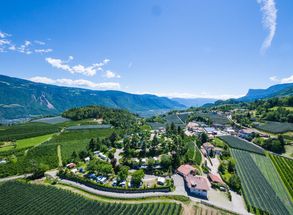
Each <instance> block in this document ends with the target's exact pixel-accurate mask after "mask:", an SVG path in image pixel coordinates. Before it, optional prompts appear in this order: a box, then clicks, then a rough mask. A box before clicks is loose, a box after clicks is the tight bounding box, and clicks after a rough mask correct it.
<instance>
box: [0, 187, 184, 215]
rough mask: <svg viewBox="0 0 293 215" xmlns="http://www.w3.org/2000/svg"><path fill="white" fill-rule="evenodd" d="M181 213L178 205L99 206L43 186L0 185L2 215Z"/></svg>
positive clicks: (138, 214)
mask: <svg viewBox="0 0 293 215" xmlns="http://www.w3.org/2000/svg"><path fill="white" fill-rule="evenodd" d="M181 210H182V208H181V205H179V204H175V203H144V204H118V203H102V202H98V201H92V200H88V199H85V198H83V197H81V196H79V195H75V194H73V193H71V192H69V191H64V190H61V189H57V188H54V187H49V186H44V185H32V184H24V183H21V182H7V183H4V184H2V185H0V214H5V215H18V214H21V215H34V214H36V215H39V214H42V215H47V214H48V215H51V214H64V215H66V214H68V215H75V214H76V215H77V214H87V215H91V214H95V215H99V214H101V215H104V214H112V215H120V214H125V215H128V214H129V215H134V214H135V215H140V214H141V215H143V214H153V215H162V214H164V215H165V214H166V215H179V214H180V213H181Z"/></svg>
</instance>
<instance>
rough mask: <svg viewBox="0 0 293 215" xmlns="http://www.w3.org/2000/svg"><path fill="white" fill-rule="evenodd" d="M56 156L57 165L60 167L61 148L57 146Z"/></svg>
mask: <svg viewBox="0 0 293 215" xmlns="http://www.w3.org/2000/svg"><path fill="white" fill-rule="evenodd" d="M57 156H58V165H59V167H62V166H63V165H62V154H61V146H60V145H57Z"/></svg>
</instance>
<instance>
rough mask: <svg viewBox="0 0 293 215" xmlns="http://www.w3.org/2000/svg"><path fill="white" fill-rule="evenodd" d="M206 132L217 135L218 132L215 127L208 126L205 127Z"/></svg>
mask: <svg viewBox="0 0 293 215" xmlns="http://www.w3.org/2000/svg"><path fill="white" fill-rule="evenodd" d="M204 130H205V132H206V133H207V134H210V135H216V134H217V130H216V129H215V128H213V127H206V128H204Z"/></svg>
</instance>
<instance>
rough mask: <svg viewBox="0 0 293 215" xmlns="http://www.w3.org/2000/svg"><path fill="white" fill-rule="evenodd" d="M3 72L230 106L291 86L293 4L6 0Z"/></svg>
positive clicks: (262, 0)
mask: <svg viewBox="0 0 293 215" xmlns="http://www.w3.org/2000/svg"><path fill="white" fill-rule="evenodd" d="M0 3H1V7H0V74H3V75H8V76H12V77H18V78H23V79H27V80H32V81H35V82H42V83H48V84H56V85H62V86H76V87H81V88H90V89H95V90H121V91H126V92H130V93H137V94H144V93H151V94H156V95H159V96H168V97H183V98H197V97H206V98H220V99H227V98H230V97H231V98H232V97H239V96H242V95H245V94H246V93H247V91H248V89H250V88H267V87H269V86H271V85H274V84H279V83H288V82H293V59H292V58H293V14H292V11H293V1H289V0H288V1H287V0H237V1H235V0H221V1H219V0H204V1H203V0H183V1H182V0H140V1H137V0H123V1H117V0H116V1H114V0H99V1H96V0H70V1H66V0H42V1H33V0H18V1H16V0H1V2H0Z"/></svg>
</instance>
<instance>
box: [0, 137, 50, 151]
mask: <svg viewBox="0 0 293 215" xmlns="http://www.w3.org/2000/svg"><path fill="white" fill-rule="evenodd" d="M53 135H54V134H46V135H42V136H37V137H31V138H26V139H21V140H17V141H16V142H15V143H14V142H13V143H12V144H13V146H11V145H9V146H7V147H1V148H0V151H8V150H12V149H16V150H20V149H27V148H30V147H33V146H36V145H38V144H41V143H43V142H45V141H47V140H49V139H50V138H51V137H52V136H53Z"/></svg>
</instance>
